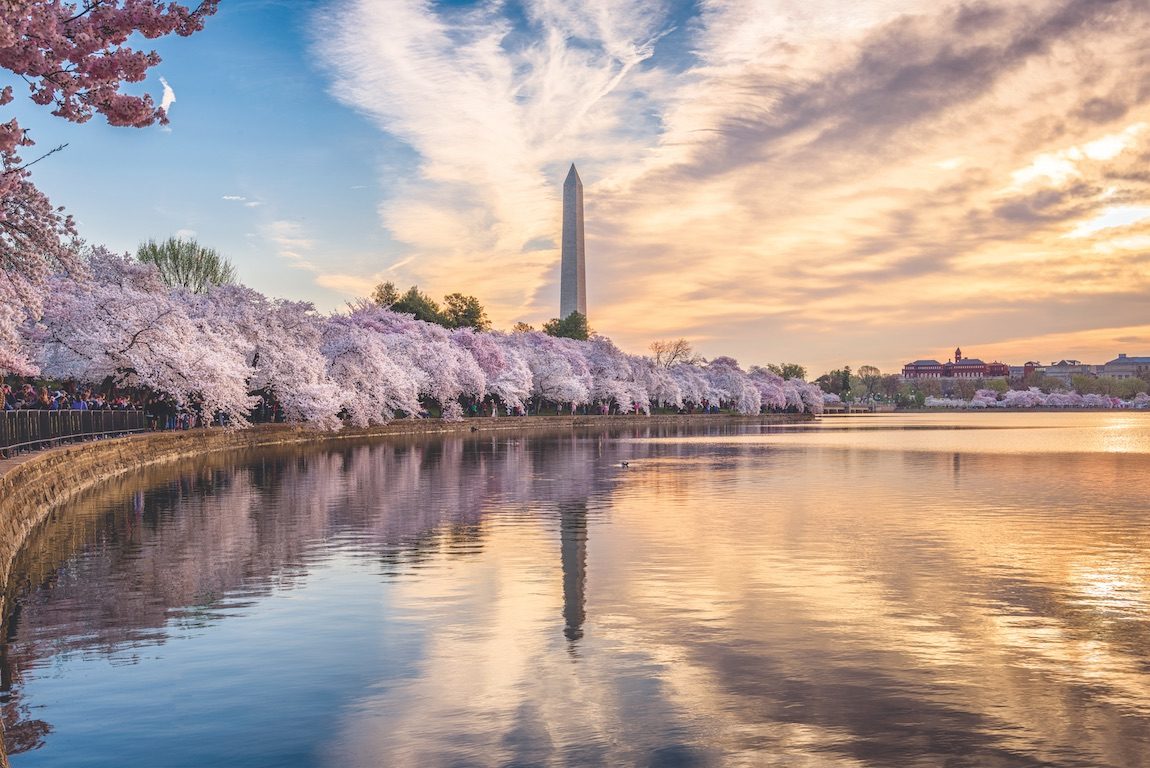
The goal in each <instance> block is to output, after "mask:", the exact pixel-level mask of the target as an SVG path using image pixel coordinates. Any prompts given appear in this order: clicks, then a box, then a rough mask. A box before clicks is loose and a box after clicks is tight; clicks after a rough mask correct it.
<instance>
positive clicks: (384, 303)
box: [371, 281, 399, 308]
mask: <svg viewBox="0 0 1150 768" xmlns="http://www.w3.org/2000/svg"><path fill="white" fill-rule="evenodd" d="M371 300H372V301H373V302H375V303H376V304H378V305H379V306H381V307H387V308H390V307H392V306H394V305H395V302H397V301H399V291H397V290H395V283H393V282H390V281H388V282H386V283H380V284H379V285H377V286H375V290H374V291H372V292H371Z"/></svg>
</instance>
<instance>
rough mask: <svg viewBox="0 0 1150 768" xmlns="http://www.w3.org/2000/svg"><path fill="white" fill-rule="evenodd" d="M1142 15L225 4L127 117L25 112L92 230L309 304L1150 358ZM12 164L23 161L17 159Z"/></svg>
mask: <svg viewBox="0 0 1150 768" xmlns="http://www.w3.org/2000/svg"><path fill="white" fill-rule="evenodd" d="M1147 39H1150V3H1146V2H1145V1H1144V0H1009V1H1007V0H970V1H968V2H946V1H945V0H943V1H942V2H931V3H924V2H921V1H920V0H850V1H849V2H848V1H847V0H697V1H695V2H691V1H688V0H668V1H667V2H657V1H654V0H581V1H580V2H574V1H573V0H505V1H503V2H483V1H479V2H470V1H467V0H463V1H459V0H456V1H453V2H430V1H429V0H422V1H420V0H223V2H222V3H221V8H220V11H219V13H218V14H216V15H215V16H213V17H211V18H210V19H208V22H207V25H206V28H205V30H204V31H203V32H201V33H198V34H196V35H194V36H192V37H189V38H173V39H162V40H157V41H150V42H148V43H147V44H148V45H150V46H154V47H155V48H156V50H157V51H158V52H159V53H160V55H161V56H162V58H163V61H162V63H161V64H159V65H158V66H157V67H156V68H155V69H154V70H153V71H152V73H151V77H150V78H149V80H148V81H147V82H145V83H142V84H139V85H138V86H133V88H135V89H136V90H141V89H142V90H145V91H147V92H149V93H151V94H153V96H154V97H155V98H156V99H157V100H160V99H162V98H166V99H169V100H171V99H174V100H172V101H170V117H171V123H170V125H168V126H166V127H154V128H148V129H143V130H137V129H124V128H111V127H108V126H106V125H102V124H99V122H98V121H97V120H93V121H91V122H89V123H86V124H83V125H72V124H67V123H64V122H63V121H60V120H58V119H56V118H52V117H50V116H49V115H48V113H47V110H45V109H42V108H40V107H37V106H36V105H34V104H32V103H31V102H30V101H29V100H28V99H26V98H20V96H19V94H20V92H21V91H20V89H21V88H22V87H23V86H21V85H19V84H17V86H16V90H17V95H18V98H17V101H16V102H14V103H13V104H12V105H9V111H10V113H12V114H13V116H15V117H17V118H18V119H19V120H20V122H21V124H22V125H23V126H24V127H25V128H29V129H31V137H32V138H33V139H34V140H35V141H36V142H37V147H36V149H38V150H40V151H46V150H48V149H50V148H52V147H54V146H57V145H59V144H64V143H66V144H67V145H68V146H67V148H66V149H64V150H63V151H61V152H58V153H56V154H53V155H52V156H51V157H49V158H46V159H44V160H43V161H42V162H40V163H38V164H37V165H36V166H35V167H34V168H33V171H34V174H33V179H34V181H35V182H36V183H37V184H38V185H39V186H40V187H41V188H42V189H43V190H44V191H45V192H46V193H47V194H48V195H49V197H50V198H51V199H52V201H53V203H54V204H56V205H63V206H65V207H66V209H67V210H68V211H69V212H70V213H72V214H73V215H74V216H75V217H76V219H77V222H78V225H79V228H80V231H81V234H82V235H83V236H84V237H85V238H86V239H87V240H89V241H90V242H93V243H101V244H104V245H107V246H108V247H110V248H112V249H114V250H118V251H131V252H134V251H135V249H136V247H137V246H138V244H139V243H140V242H142V241H144V240H146V239H148V238H157V239H164V238H167V237H169V236H172V235H177V236H183V237H194V238H196V239H197V241H198V242H200V243H201V244H202V245H205V246H209V247H213V248H215V249H217V250H218V251H220V252H221V253H222V254H223V255H224V256H226V257H227V258H229V259H230V260H231V261H232V262H233V263H234V264H235V265H236V267H237V269H238V272H239V276H240V279H241V280H242V281H243V282H244V283H245V284H247V285H249V286H251V287H253V288H255V289H257V290H259V291H261V292H263V293H265V294H268V295H270V296H276V297H284V298H292V299H304V300H310V301H313V302H314V303H315V304H316V306H317V307H318V308H319V309H320V310H322V311H338V310H340V309H341V308H343V307H345V306H346V302H347V301H349V300H352V299H354V298H356V297H360V296H365V295H367V294H368V293H370V291H371V289H372V287H373V286H375V285H376V284H378V283H379V282H382V281H384V280H391V281H393V282H394V283H396V285H398V286H399V287H400V289H401V290H402V289H404V288H406V287H407V286H409V285H412V284H416V285H418V286H419V287H420V288H421V289H422V290H424V291H426V292H427V293H429V294H431V295H432V296H435V297H440V296H442V295H444V294H446V293H451V292H455V291H459V292H462V293H466V294H471V295H474V296H476V297H478V298H479V300H480V301H481V302H482V304H483V305H484V306H485V307H486V308H487V311H488V315H489V316H490V318H491V320H492V321H493V322H494V324H495V326H496V327H497V328H504V329H507V328H510V326H511V325H512V324H513V323H515V322H516V321H524V322H528V323H531V324H533V325H535V326H536V327H538V326H539V325H540V324H541V323H542V322H543V321H545V320H547V319H549V318H552V317H555V316H556V315H558V303H559V285H558V279H559V249H558V241H559V231H560V226H561V205H562V183H563V179H564V177H565V175H566V173H567V169H568V168H569V166H570V165H571V163H575V164H576V166H577V167H578V170H579V173H580V176H581V177H582V180H583V184H584V200H585V209H586V233H587V294H588V298H587V301H588V316H589V321H590V325H591V327H592V328H593V329H594V330H596V331H598V332H600V333H602V334H604V335H607V336H609V337H611V338H612V339H613V340H615V342H616V343H617V344H618V345H619V346H620V347H621V348H623V349H624V350H626V351H629V352H634V353H643V352H646V351H647V346H648V344H649V343H650V342H651V341H652V340H655V339H673V338H679V337H683V338H686V339H688V340H689V341H691V342H692V344H693V345H694V347H695V349H696V351H697V352H699V353H701V354H703V355H704V356H707V357H715V356H718V355H730V356H733V357H735V358H737V359H738V360H739V361H740V362H742V363H743V364H744V366H749V365H752V364H765V363H769V362H797V363H800V364H802V365H804V366H806V367H807V368H808V371H809V372H810V375H811V376H812V377H814V376H817V375H819V374H820V373H822V372H825V371H827V370H830V369H831V368H836V367H840V366H842V365H844V364H846V365H851V366H852V367H858V366H859V365H863V364H871V365H876V366H878V367H879V368H881V369H882V370H883V371H884V372H896V371H898V370H899V369H901V366H902V365H903V364H905V363H906V362H909V361H911V360H915V359H920V358H935V359H938V360H945V359H947V358H948V357H949V356H950V355H951V354H952V353H953V349H954V348H955V347H956V346H961V347H962V349H963V352H964V354H965V355H967V356H971V357H980V358H982V359H984V360H987V361H991V360H1001V361H1003V362H1007V363H1011V364H1021V363H1023V362H1025V361H1028V360H1037V361H1040V362H1044V363H1049V362H1053V361H1056V360H1059V359H1063V358H1069V359H1077V360H1081V361H1082V362H1087V363H1103V362H1106V361H1107V360H1111V359H1113V358H1114V357H1116V356H1117V355H1118V353H1122V352H1125V353H1127V354H1130V355H1150V298H1148V297H1150V290H1148V289H1150V266H1148V264H1150V52H1148V51H1147V48H1146V46H1145V41H1146V40H1147ZM24 154H25V155H26V156H27V157H28V158H31V157H34V156H35V155H36V152H35V151H29V152H26V153H24Z"/></svg>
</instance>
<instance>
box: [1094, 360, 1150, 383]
mask: <svg viewBox="0 0 1150 768" xmlns="http://www.w3.org/2000/svg"><path fill="white" fill-rule="evenodd" d="M1102 375H1103V376H1113V377H1114V378H1116V379H1135V378H1137V379H1142V380H1143V381H1150V357H1127V356H1126V355H1124V354H1121V355H1118V357H1116V358H1114V359H1113V360H1111V361H1110V362H1108V363H1106V364H1105V365H1103V366H1102Z"/></svg>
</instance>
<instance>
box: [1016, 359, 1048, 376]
mask: <svg viewBox="0 0 1150 768" xmlns="http://www.w3.org/2000/svg"><path fill="white" fill-rule="evenodd" d="M1045 370H1046V366H1044V365H1043V364H1042V363H1039V362H1036V361H1033V360H1032V361H1028V362H1026V363H1023V364H1022V365H1012V366H1010V378H1011V379H1015V380H1017V381H1022V380H1023V379H1025V378H1027V377H1028V376H1033V375H1034V374H1036V373H1042V372H1044V371H1045Z"/></svg>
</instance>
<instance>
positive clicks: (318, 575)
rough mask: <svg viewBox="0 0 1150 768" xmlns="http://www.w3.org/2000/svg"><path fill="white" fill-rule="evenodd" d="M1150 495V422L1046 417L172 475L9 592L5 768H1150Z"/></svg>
mask: <svg viewBox="0 0 1150 768" xmlns="http://www.w3.org/2000/svg"><path fill="white" fill-rule="evenodd" d="M623 461H626V462H628V466H626V467H624V466H621V462H623ZM1148 469H1150V414H1144V413H1129V414H1127V413H1099V414H1046V413H1040V414H1030V413H1028V414H943V415H936V414H929V415H917V414H915V415H908V416H899V415H895V416H889V417H886V416H882V417H846V418H838V419H834V418H826V419H823V420H822V421H820V422H816V423H810V424H802V425H795V426H788V427H778V428H775V427H762V428H760V427H733V426H722V423H721V422H720V421H719V420H716V421H715V422H714V424H713V426H708V427H706V428H701V429H693V430H689V431H688V430H684V431H675V430H674V429H667V428H662V429H656V428H650V429H646V428H644V429H629V430H625V431H620V432H616V433H610V434H607V433H598V432H592V431H587V432H564V433H561V434H552V435H543V434H539V435H524V436H512V435H507V434H495V433H491V434H483V433H479V434H478V435H475V436H472V437H469V438H458V437H457V438H447V439H444V440H442V441H438V442H435V441H426V440H418V441H417V440H412V441H410V442H389V443H374V444H370V443H365V444H361V445H356V446H347V447H343V448H341V449H339V450H335V451H333V450H320V449H316V450H301V451H285V452H278V453H277V452H272V453H267V454H258V455H256V454H253V455H235V456H230V457H216V458H212V459H206V460H203V461H201V462H200V463H199V464H198V465H197V466H195V467H192V468H186V469H176V468H171V469H165V470H154V471H152V472H151V473H148V474H145V475H142V476H139V477H136V478H129V479H125V480H122V481H115V482H113V483H110V484H109V485H108V486H107V487H105V488H103V489H100V490H98V491H96V492H94V493H91V494H88V495H87V496H86V497H85V498H83V499H80V500H78V501H77V502H76V503H75V504H74V505H72V506H71V507H70V508H68V509H65V510H62V511H61V512H60V513H59V514H58V515H56V516H55V519H54V520H53V521H52V522H51V523H50V524H49V525H48V526H46V527H45V528H44V529H43V530H41V531H40V532H39V534H38V535H37V536H36V537H35V538H34V539H33V540H32V541H31V542H30V543H29V547H28V549H27V550H26V552H25V553H24V555H23V556H22V558H21V561H20V562H19V563H17V571H16V574H15V577H14V579H13V583H14V584H18V585H21V586H20V591H19V594H18V601H19V608H18V610H17V612H16V613H15V614H14V615H13V616H10V617H9V618H8V624H9V628H8V644H7V646H6V648H5V650H6V656H5V664H6V666H5V670H4V672H5V678H4V679H5V680H6V681H7V685H6V699H5V703H4V716H5V724H6V743H7V747H8V750H9V752H10V753H11V754H10V757H11V761H12V764H13V765H14V766H97V765H98V766H103V765H109V766H111V765H116V766H155V765H164V766H184V765H187V766H192V765H196V766H202V765H229V766H244V767H247V766H283V765H293V766H378V765H397V766H404V765H410V766H424V765H508V764H517V765H595V764H605V765H730V764H746V765H779V766H784V765H785V766H795V765H798V766H920V765H921V766H933V765H942V764H946V765H956V766H966V765H969V766H985V765H995V766H1032V765H1056V766H1121V767H1122V768H1135V767H1137V766H1144V765H1150V758H1147V757H1146V755H1147V754H1150V744H1148V742H1150V703H1148V702H1150V669H1148V668H1147V664H1146V661H1145V659H1146V658H1147V652H1148V651H1150V623H1148V619H1150V588H1148V585H1150V555H1147V552H1148V551H1150V546H1148V545H1150V520H1148V518H1147V514H1146V513H1147V511H1148V506H1150V504H1148V502H1147V500H1146V496H1145V493H1144V490H1143V489H1142V484H1143V479H1144V478H1145V477H1146V472H1147V470H1148ZM158 756H162V757H158Z"/></svg>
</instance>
